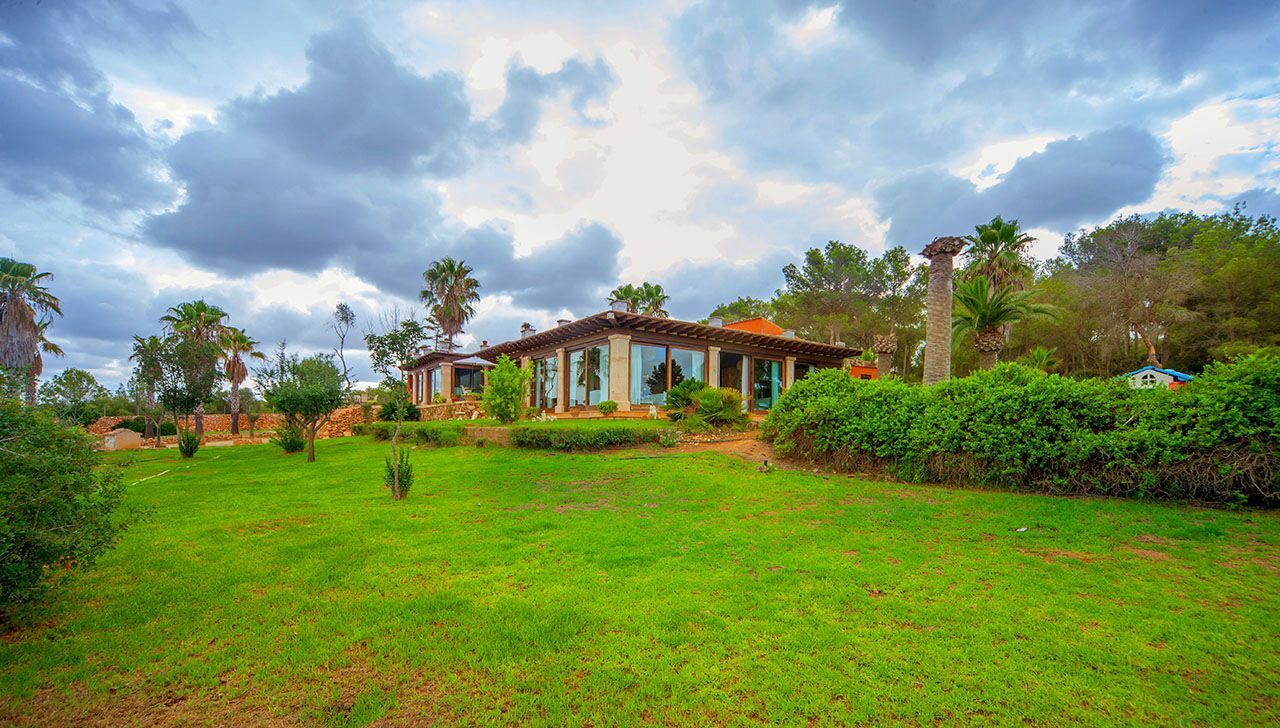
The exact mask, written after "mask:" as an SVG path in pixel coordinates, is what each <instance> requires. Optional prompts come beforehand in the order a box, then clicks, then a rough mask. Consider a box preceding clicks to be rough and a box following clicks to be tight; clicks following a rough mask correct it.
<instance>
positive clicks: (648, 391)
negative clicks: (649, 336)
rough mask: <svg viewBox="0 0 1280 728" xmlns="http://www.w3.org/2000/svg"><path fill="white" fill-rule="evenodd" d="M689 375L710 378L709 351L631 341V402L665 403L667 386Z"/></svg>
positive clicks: (704, 378)
mask: <svg viewBox="0 0 1280 728" xmlns="http://www.w3.org/2000/svg"><path fill="white" fill-rule="evenodd" d="M686 379H698V380H701V381H704V382H705V381H706V380H707V355H706V352H702V351H695V350H693V349H677V348H675V347H670V348H669V347H666V346H659V345H657V344H632V345H631V402H632V404H656V405H662V404H666V403H667V390H668V389H670V388H671V387H674V386H675V385H677V384H679V383H680V382H683V381H684V380H686Z"/></svg>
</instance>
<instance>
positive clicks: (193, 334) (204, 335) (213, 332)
mask: <svg viewBox="0 0 1280 728" xmlns="http://www.w3.org/2000/svg"><path fill="white" fill-rule="evenodd" d="M226 318H227V312H226V311H223V310H222V309H221V308H218V307H217V306H214V305H211V304H209V303H206V302H205V300H204V299H200V300H198V301H187V302H186V303H180V304H178V305H177V306H173V307H172V308H170V309H169V312H168V313H166V314H165V315H164V316H161V317H160V323H162V324H164V326H165V329H166V330H167V331H169V333H171V334H173V335H174V336H177V337H178V338H180V339H183V340H185V341H187V342H196V343H202V344H208V345H209V346H211V347H216V346H217V339H218V337H219V336H220V335H221V334H222V330H223V329H224V328H225V325H224V323H223V322H224V321H225V320H226ZM195 416H196V437H201V436H203V435H204V402H201V403H199V404H197V405H196V409H195Z"/></svg>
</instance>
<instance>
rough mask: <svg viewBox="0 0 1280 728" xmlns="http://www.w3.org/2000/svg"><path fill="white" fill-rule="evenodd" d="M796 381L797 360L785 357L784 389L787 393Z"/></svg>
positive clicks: (783, 367)
mask: <svg viewBox="0 0 1280 728" xmlns="http://www.w3.org/2000/svg"><path fill="white" fill-rule="evenodd" d="M795 381H796V358H795V357H794V356H788V357H784V358H783V359H782V389H783V391H786V390H788V389H791V385H792V384H794V383H795Z"/></svg>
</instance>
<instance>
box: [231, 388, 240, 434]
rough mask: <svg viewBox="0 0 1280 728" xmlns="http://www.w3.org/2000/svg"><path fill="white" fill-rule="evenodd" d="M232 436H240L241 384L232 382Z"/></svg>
mask: <svg viewBox="0 0 1280 728" xmlns="http://www.w3.org/2000/svg"><path fill="white" fill-rule="evenodd" d="M231 434H233V435H239V434H240V383H239V382H237V381H234V380H233V381H232V382H231Z"/></svg>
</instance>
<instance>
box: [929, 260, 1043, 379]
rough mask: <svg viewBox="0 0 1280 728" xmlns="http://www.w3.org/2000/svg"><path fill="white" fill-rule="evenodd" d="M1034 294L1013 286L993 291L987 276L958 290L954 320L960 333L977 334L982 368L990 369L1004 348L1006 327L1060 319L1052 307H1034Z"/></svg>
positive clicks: (952, 320) (972, 279)
mask: <svg viewBox="0 0 1280 728" xmlns="http://www.w3.org/2000/svg"><path fill="white" fill-rule="evenodd" d="M1031 295H1032V294H1031V292H1030V291H1015V290H1013V288H1011V287H1009V286H1002V287H999V288H996V287H993V286H992V285H991V281H989V280H988V279H987V277H986V276H984V275H976V276H974V277H973V278H971V279H969V280H967V281H964V282H963V283H960V284H959V285H957V286H956V293H955V301H956V304H957V305H958V308H957V310H956V312H955V313H954V314H953V316H952V319H951V327H952V330H953V331H955V332H956V333H961V334H963V333H966V332H972V333H973V345H974V348H976V349H977V350H978V365H979V366H980V367H981V368H983V369H990V368H991V367H993V366H995V363H996V362H997V361H998V360H999V359H1000V350H1001V349H1003V348H1004V330H1003V329H1004V327H1005V326H1008V325H1010V324H1014V323H1017V322H1018V321H1023V320H1025V319H1028V318H1032V317H1037V316H1056V315H1057V313H1056V310H1055V309H1054V308H1053V307H1052V306H1046V305H1044V304H1039V303H1033V302H1032V301H1031V300H1030V298H1031Z"/></svg>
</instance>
